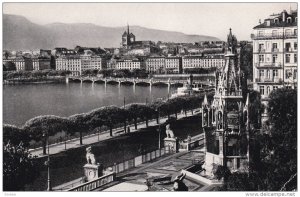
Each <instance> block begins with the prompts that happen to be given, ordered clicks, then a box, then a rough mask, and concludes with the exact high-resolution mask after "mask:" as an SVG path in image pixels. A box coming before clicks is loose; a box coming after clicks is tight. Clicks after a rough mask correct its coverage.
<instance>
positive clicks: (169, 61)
mask: <svg viewBox="0 0 300 197" xmlns="http://www.w3.org/2000/svg"><path fill="white" fill-rule="evenodd" d="M165 60H166V61H165V69H166V73H182V58H181V57H166V59H165Z"/></svg>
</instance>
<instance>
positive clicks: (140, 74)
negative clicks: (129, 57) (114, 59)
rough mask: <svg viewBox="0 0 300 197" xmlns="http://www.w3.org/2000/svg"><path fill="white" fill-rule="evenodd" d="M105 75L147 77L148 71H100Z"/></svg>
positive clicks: (99, 72)
mask: <svg viewBox="0 0 300 197" xmlns="http://www.w3.org/2000/svg"><path fill="white" fill-rule="evenodd" d="M98 74H102V75H103V77H117V78H131V77H133V78H147V77H148V72H147V71H146V70H145V69H133V70H129V69H116V70H115V69H106V70H100V71H98Z"/></svg>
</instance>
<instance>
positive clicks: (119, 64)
mask: <svg viewBox="0 0 300 197" xmlns="http://www.w3.org/2000/svg"><path fill="white" fill-rule="evenodd" d="M115 68H116V69H118V70H121V69H127V70H134V69H142V66H141V62H140V61H139V60H138V59H137V58H123V59H119V60H116V65H115Z"/></svg>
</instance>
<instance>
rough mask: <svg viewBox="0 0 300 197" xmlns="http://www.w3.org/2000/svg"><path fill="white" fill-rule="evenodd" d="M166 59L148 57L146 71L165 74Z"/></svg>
mask: <svg viewBox="0 0 300 197" xmlns="http://www.w3.org/2000/svg"><path fill="white" fill-rule="evenodd" d="M165 68H166V67H165V57H164V56H153V57H148V58H147V60H146V70H147V71H148V72H149V73H156V74H161V73H165Z"/></svg>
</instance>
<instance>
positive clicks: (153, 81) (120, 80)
mask: <svg viewBox="0 0 300 197" xmlns="http://www.w3.org/2000/svg"><path fill="white" fill-rule="evenodd" d="M76 81H77V82H81V83H83V82H88V83H95V82H96V83H104V84H105V85H106V84H119V85H121V84H130V85H134V86H135V85H148V86H150V87H151V86H153V85H158V84H159V85H167V86H171V85H183V84H184V83H186V82H187V79H185V80H175V79H171V78H169V79H155V78H151V79H138V78H136V79H135V78H103V77H76V76H69V77H66V82H67V83H69V82H76ZM194 82H195V83H196V84H199V85H201V86H202V85H204V86H210V85H214V82H212V81H209V80H207V81H199V80H194Z"/></svg>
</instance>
